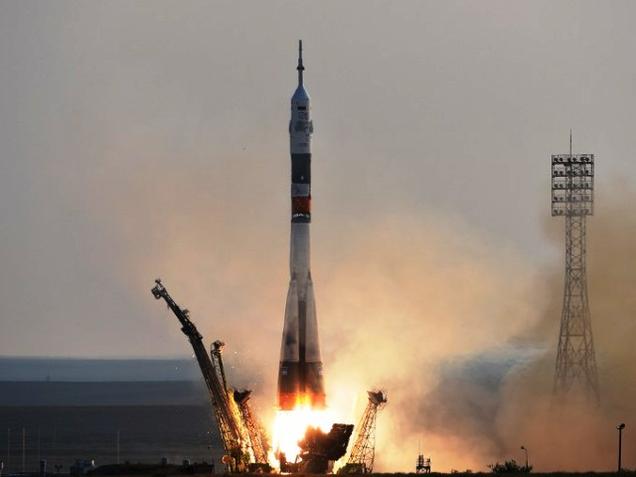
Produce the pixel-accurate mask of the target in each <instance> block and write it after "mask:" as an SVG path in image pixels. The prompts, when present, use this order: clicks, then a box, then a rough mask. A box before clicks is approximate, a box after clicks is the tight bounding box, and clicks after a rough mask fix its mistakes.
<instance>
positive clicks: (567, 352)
mask: <svg viewBox="0 0 636 477" xmlns="http://www.w3.org/2000/svg"><path fill="white" fill-rule="evenodd" d="M593 205H594V154H572V133H571V132H570V152H569V154H557V155H553V156H552V216H553V217H554V216H557V217H560V216H564V217H565V286H564V290H563V309H562V313H561V327H560V331H559V345H558V349H557V358H556V367H555V375H554V394H555V396H560V397H563V396H565V395H567V394H570V393H574V392H579V393H583V394H584V395H585V396H586V397H588V398H590V399H591V400H593V401H595V402H596V403H598V402H599V399H600V393H599V384H598V373H597V369H596V356H595V353H594V340H593V337H592V321H591V315H590V307H589V303H588V295H587V272H586V239H587V235H586V229H585V225H586V223H585V222H586V220H585V219H586V217H587V216H588V215H592V214H593V211H594V209H593Z"/></svg>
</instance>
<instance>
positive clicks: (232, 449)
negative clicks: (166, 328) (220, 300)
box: [151, 279, 246, 464]
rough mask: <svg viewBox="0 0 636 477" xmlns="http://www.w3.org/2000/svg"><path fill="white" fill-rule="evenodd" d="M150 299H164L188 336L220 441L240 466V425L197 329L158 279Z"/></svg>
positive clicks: (243, 453)
mask: <svg viewBox="0 0 636 477" xmlns="http://www.w3.org/2000/svg"><path fill="white" fill-rule="evenodd" d="M151 291H152V294H153V296H154V297H155V298H156V299H157V300H160V299H162V298H163V300H164V301H165V302H166V303H167V304H168V308H170V310H172V312H173V313H174V315H175V316H176V317H177V319H178V320H179V322H180V323H181V331H183V333H184V334H185V335H186V336H187V337H188V339H189V340H190V344H191V345H192V349H193V351H194V355H195V356H196V358H197V362H198V363H199V367H200V368H201V373H202V374H203V379H204V380H205V384H206V386H207V388H208V391H209V394H210V400H211V401H212V404H213V406H214V411H215V412H214V414H215V416H216V421H217V424H218V426H219V430H220V433H221V439H222V440H223V447H224V448H225V451H226V453H227V454H228V455H229V456H231V457H232V458H233V459H234V461H235V463H236V464H241V463H242V462H243V461H244V460H245V459H246V453H245V450H244V448H243V443H242V442H241V441H242V439H241V432H240V424H239V423H237V422H236V419H235V418H234V414H233V413H232V411H231V409H230V403H229V400H228V395H227V392H226V390H225V386H224V384H223V383H221V381H220V380H219V375H218V373H217V371H216V370H215V368H214V365H213V364H212V361H211V360H210V356H209V355H208V353H207V352H206V349H205V346H204V344H203V337H202V336H201V333H199V331H198V330H197V327H196V326H195V325H194V323H192V321H190V318H189V316H188V310H184V309H181V307H179V305H177V303H176V302H175V301H174V300H173V299H172V297H171V296H170V294H169V293H168V290H166V288H165V287H164V286H163V284H162V283H161V280H159V279H157V280H155V286H154V287H153V289H152V290H151Z"/></svg>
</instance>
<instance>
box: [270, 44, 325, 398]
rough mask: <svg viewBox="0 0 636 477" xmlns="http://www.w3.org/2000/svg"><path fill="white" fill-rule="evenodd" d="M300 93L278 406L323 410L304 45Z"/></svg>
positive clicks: (292, 135) (294, 124) (294, 117)
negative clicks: (313, 271) (311, 263)
mask: <svg viewBox="0 0 636 477" xmlns="http://www.w3.org/2000/svg"><path fill="white" fill-rule="evenodd" d="M296 69H297V70H298V87H297V88H296V91H295V92H294V95H293V96H292V98H291V120H290V122H289V140H290V153H291V238H290V255H289V273H290V281H289V291H288V292H287V303H286V305H285V324H284V328H283V339H282V345H281V351H280V367H279V371H278V406H279V408H280V409H282V410H291V409H294V408H295V407H296V406H297V405H306V406H309V407H311V408H322V407H324V405H325V391H324V385H323V378H322V360H321V358H320V344H319V341H318V322H317V320H316V301H315V298H314V286H313V282H312V280H311V271H310V267H309V251H310V249H309V225H310V223H311V135H312V134H313V131H314V130H313V123H312V121H311V113H310V111H311V105H310V99H309V95H308V94H307V91H306V90H305V87H304V85H303V71H304V69H305V67H304V66H303V57H302V41H300V42H299V50H298V67H297V68H296Z"/></svg>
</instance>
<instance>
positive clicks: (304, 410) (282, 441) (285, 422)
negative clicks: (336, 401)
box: [269, 404, 335, 468]
mask: <svg viewBox="0 0 636 477" xmlns="http://www.w3.org/2000/svg"><path fill="white" fill-rule="evenodd" d="M334 422H335V418H334V416H333V414H332V412H331V411H329V410H327V409H314V408H312V407H311V406H310V405H308V404H305V405H300V406H297V407H295V408H294V409H292V410H290V411H285V410H279V411H277V412H276V416H275V418H274V423H273V426H272V432H271V436H272V450H271V451H270V455H269V461H270V464H272V465H273V466H274V467H278V468H280V462H279V461H280V454H281V453H282V454H284V455H285V459H286V460H287V461H288V462H294V461H296V459H297V458H298V455H299V453H300V447H299V446H298V442H299V441H300V440H302V439H303V437H304V436H305V433H306V431H307V428H309V427H317V428H318V429H320V430H321V431H323V432H328V431H329V429H331V426H332V425H333V423H334Z"/></svg>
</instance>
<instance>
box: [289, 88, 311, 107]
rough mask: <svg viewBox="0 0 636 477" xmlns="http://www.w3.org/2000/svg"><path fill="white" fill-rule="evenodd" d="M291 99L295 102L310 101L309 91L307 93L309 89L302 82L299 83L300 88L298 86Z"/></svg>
mask: <svg viewBox="0 0 636 477" xmlns="http://www.w3.org/2000/svg"><path fill="white" fill-rule="evenodd" d="M291 100H292V102H293V103H296V102H301V101H309V93H307V90H306V89H305V87H304V86H303V85H302V84H301V85H298V88H296V91H294V95H293V96H292V99H291Z"/></svg>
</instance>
